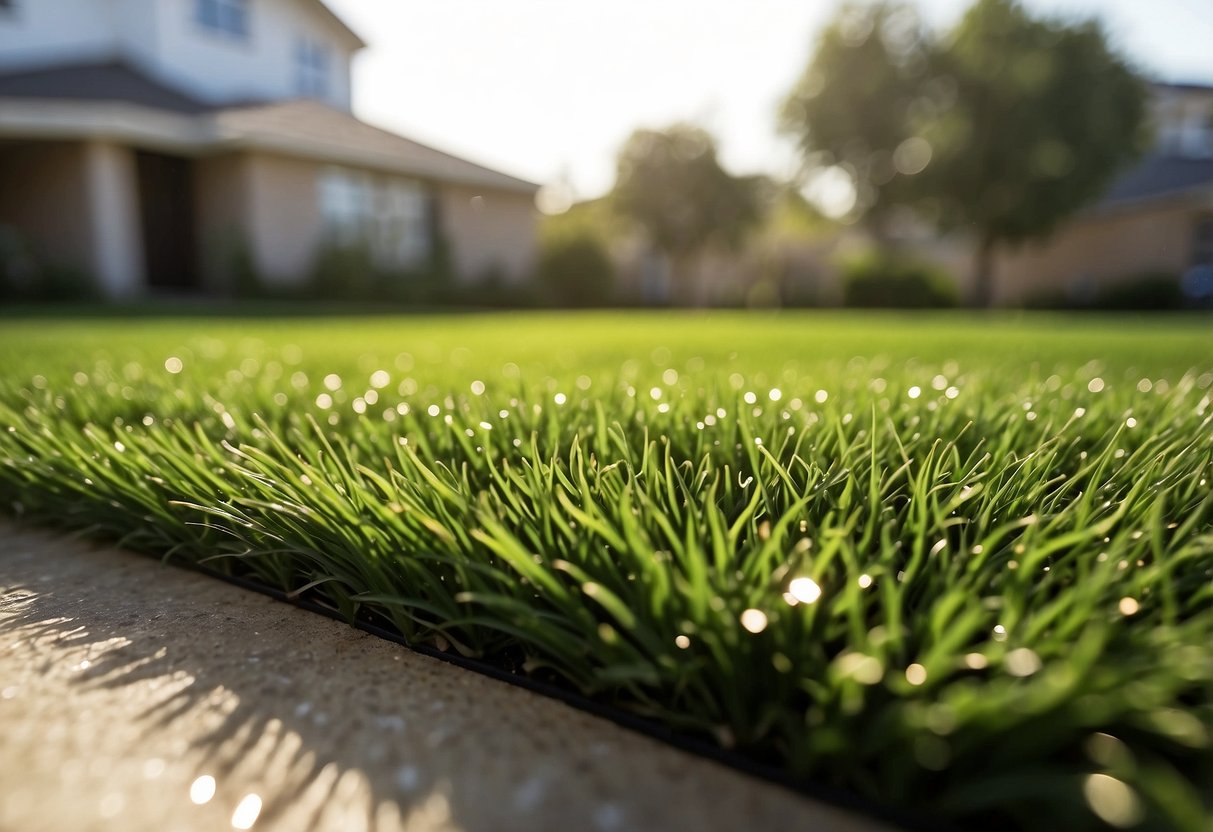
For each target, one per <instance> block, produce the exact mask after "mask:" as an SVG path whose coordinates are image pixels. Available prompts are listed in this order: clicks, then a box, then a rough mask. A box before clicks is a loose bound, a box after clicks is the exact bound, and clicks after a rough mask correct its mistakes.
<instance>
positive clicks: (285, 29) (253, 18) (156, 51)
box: [0, 0, 353, 110]
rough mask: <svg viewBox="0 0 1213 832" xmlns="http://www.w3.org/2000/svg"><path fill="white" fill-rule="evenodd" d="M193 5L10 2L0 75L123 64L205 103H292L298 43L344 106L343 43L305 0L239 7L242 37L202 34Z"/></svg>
mask: <svg viewBox="0 0 1213 832" xmlns="http://www.w3.org/2000/svg"><path fill="white" fill-rule="evenodd" d="M195 6H196V0H17V8H16V9H15V10H14V11H12V12H0V70H4V69H12V68H16V67H31V68H33V67H40V66H48V65H54V64H69V63H85V62H90V61H102V60H111V59H115V58H119V57H121V58H125V59H127V60H129V61H130V62H131V63H133V64H136V65H138V66H140V67H142V68H143V69H144V70H145V71H146V72H148V73H150V74H151V75H153V76H156V77H158V78H160V79H161V80H162V81H165V82H167V83H170V84H172V85H175V86H178V87H180V88H182V89H183V90H184V91H186V92H189V93H191V94H193V95H194V96H196V97H198V98H201V99H203V100H206V101H214V102H227V101H247V100H275V99H283V98H293V97H296V96H297V94H298V90H297V84H296V79H297V71H296V70H297V67H296V64H295V54H296V53H295V48H296V44H297V42H298V40H299V38H301V37H306V38H309V39H310V40H311V42H313V43H317V44H320V45H322V46H324V47H325V48H326V49H327V50H328V53H329V55H330V56H331V57H330V66H331V73H332V75H331V77H330V78H329V82H328V90H329V97H328V99H327V103H329V104H332V105H334V106H337V107H340V108H342V109H344V110H349V109H350V59H351V57H352V55H353V44H352V43H351V41H350V40H349V38H348V36H347V35H346V34H345V33H344V31H343V30H342V29H341V28H340V27H339V26H338V25H337V24H335V23H334V22H333V21H332V20H331V19H330V18H329V17H328V16H327V15H325V14H323V13H322V12H321V11H319V10H317V9H316V7H315V6H314V5H313V4H312V3H311V2H310V0H249V6H250V9H249V34H248V37H247V38H244V39H241V38H237V37H232V36H228V35H225V34H223V33H219V32H214V31H211V30H208V29H207V28H206V27H204V26H203V25H201V24H200V23H199V22H198V20H197V17H196V13H195V12H196V9H195Z"/></svg>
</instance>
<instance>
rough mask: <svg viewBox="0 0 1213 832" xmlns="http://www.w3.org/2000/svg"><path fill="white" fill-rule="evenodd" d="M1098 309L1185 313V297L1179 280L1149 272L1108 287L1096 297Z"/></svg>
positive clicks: (1175, 277)
mask: <svg viewBox="0 0 1213 832" xmlns="http://www.w3.org/2000/svg"><path fill="white" fill-rule="evenodd" d="M1093 305H1094V306H1095V307H1096V308H1098V309H1113V310H1123V311H1129V310H1141V311H1160V310H1166V309H1182V308H1183V306H1184V294H1183V290H1182V289H1181V287H1180V285H1179V276H1178V275H1175V274H1171V273H1170V272H1147V273H1145V274H1140V275H1137V276H1136V277H1132V278H1129V279H1128V280H1124V281H1120V282H1118V283H1115V284H1114V285H1112V286H1108V287H1107V288H1105V289H1103V290H1102V291H1101V292H1099V293H1098V294H1097V295H1096V296H1095V301H1094V304H1093Z"/></svg>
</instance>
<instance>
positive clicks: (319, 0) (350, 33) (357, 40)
mask: <svg viewBox="0 0 1213 832" xmlns="http://www.w3.org/2000/svg"><path fill="white" fill-rule="evenodd" d="M308 2H310V3H311V4H312V5H313V6H315V7H316V9H317V11H319V12H320V14H322V15H323V16H324V17H326V18H328V19H329V20H330V21H331V22H333V23H335V24H336V25H337V27H338V28H340V29H341V31H342V32H344V33H345V35H346V36H347V37H348V38H349V39H350V41H351V42H352V43H353V44H354V48H355V49H363V48H365V47H366V41H364V40H363V39H362V38H361V37H360V36H359V35H358V33H357V32H355V31H354V30H353V29H351V28H350V27H349V25H348V24H347V23H346V22H345V21H344V20H342V19H341V18H340V17H339V16H338V15H337V13H336V12H334V11H333V10H332V9H330V8H329V6H328V4H327V3H325V2H324V0H308Z"/></svg>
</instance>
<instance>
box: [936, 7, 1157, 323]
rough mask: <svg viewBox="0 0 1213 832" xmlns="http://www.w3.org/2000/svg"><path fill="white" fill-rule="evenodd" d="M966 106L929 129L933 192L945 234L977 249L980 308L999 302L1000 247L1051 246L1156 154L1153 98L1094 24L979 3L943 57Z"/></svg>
mask: <svg viewBox="0 0 1213 832" xmlns="http://www.w3.org/2000/svg"><path fill="white" fill-rule="evenodd" d="M937 65H938V69H939V71H941V72H943V73H945V74H946V77H950V78H952V79H954V83H955V86H956V102H955V105H954V106H953V107H952V108H951V109H950V110H949V111H948V112H947V113H946V114H944V115H943V116H941V117H940V118H938V119H935V120H933V121H932V122H930V123H928V124H926V125H924V129H923V137H924V138H925V140H926V141H927V142H928V143H929V144H930V146H931V148H932V153H933V158H932V161H931V165H930V167H929V168H928V169H927V170H926V171H925V172H924V177H923V185H924V187H925V188H926V190H927V191H928V192H929V193H930V194H932V203H933V205H932V206H931V207H932V211H933V219H935V220H936V221H937V222H938V223H939V225H940V227H941V228H945V229H946V228H958V227H959V228H968V229H969V230H971V231H972V232H973V234H974V237H975V238H976V254H975V263H974V276H973V300H974V302H975V303H976V304H977V305H980V306H986V305H989V303H990V302H991V301H992V300H993V272H992V269H993V257H994V254H995V252H996V250H997V248H998V247H999V246H1000V245H1004V244H1016V243H1022V242H1025V241H1029V240H1034V239H1041V238H1044V237H1047V236H1048V235H1049V234H1050V233H1051V232H1052V231H1053V230H1054V229H1055V228H1056V227H1057V225H1058V224H1059V223H1060V222H1061V221H1062V220H1064V219H1065V218H1066V217H1068V216H1070V215H1072V214H1073V213H1074V212H1076V211H1078V210H1079V209H1081V208H1082V207H1084V206H1085V205H1087V204H1089V203H1090V202H1092V201H1093V200H1095V199H1096V198H1098V196H1099V195H1100V194H1101V193H1102V192H1103V191H1104V190H1105V189H1106V188H1107V186H1108V185H1109V183H1110V182H1111V179H1112V178H1113V177H1114V176H1115V175H1116V174H1117V173H1118V172H1119V171H1120V170H1122V169H1123V168H1124V167H1125V166H1126V165H1128V164H1129V163H1131V162H1132V161H1133V160H1134V159H1136V158H1137V157H1138V156H1139V155H1140V153H1141V152H1142V151H1143V150H1144V148H1145V146H1146V141H1147V139H1148V135H1147V131H1146V128H1145V115H1146V91H1145V87H1144V84H1143V83H1142V82H1141V81H1140V79H1139V78H1138V77H1137V76H1136V75H1135V74H1134V72H1133V70H1132V69H1131V68H1130V67H1129V66H1128V64H1127V63H1126V62H1125V60H1124V59H1123V58H1121V57H1120V56H1118V55H1117V54H1115V53H1114V52H1113V51H1112V49H1111V48H1110V46H1109V45H1108V40H1107V37H1106V36H1105V34H1104V32H1103V29H1102V27H1101V26H1100V25H1099V23H1098V22H1097V21H1095V20H1085V21H1080V22H1077V23H1064V22H1061V21H1054V20H1047V19H1038V18H1033V17H1031V16H1030V15H1029V14H1028V13H1027V12H1026V11H1025V10H1024V9H1023V7H1022V6H1020V5H1019V3H1018V2H1015V0H978V2H977V3H976V4H975V5H974V6H973V7H972V8H970V9H969V11H968V12H967V13H966V14H965V16H964V18H963V19H962V20H961V21H960V23H959V24H958V26H957V27H956V29H955V30H954V31H953V32H952V33H951V35H950V37H948V38H947V39H946V40H945V41H944V43H943V44H941V47H940V49H939V51H938V58H937Z"/></svg>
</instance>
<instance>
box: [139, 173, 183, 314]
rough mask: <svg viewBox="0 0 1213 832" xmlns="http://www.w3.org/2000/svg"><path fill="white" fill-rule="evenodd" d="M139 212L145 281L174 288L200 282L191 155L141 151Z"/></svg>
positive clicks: (180, 288)
mask: <svg viewBox="0 0 1213 832" xmlns="http://www.w3.org/2000/svg"><path fill="white" fill-rule="evenodd" d="M135 158H136V165H137V167H138V170H139V213H140V217H141V219H142V222H143V265H144V268H145V269H146V274H147V285H148V286H149V287H150V288H152V289H162V290H167V291H170V292H189V291H194V290H197V289H198V288H199V285H198V258H197V256H196V254H197V252H196V250H195V245H194V185H193V170H192V167H191V165H190V161H189V160H188V159H182V158H180V157H178V156H165V155H163V154H160V153H148V152H145V151H139V152H138V153H137V154H136V157H135Z"/></svg>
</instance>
